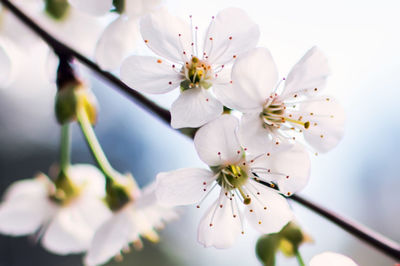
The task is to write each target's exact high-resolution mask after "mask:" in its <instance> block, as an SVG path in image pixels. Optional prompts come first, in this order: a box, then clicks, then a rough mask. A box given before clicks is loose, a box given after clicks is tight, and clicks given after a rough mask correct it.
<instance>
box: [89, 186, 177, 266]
mask: <svg viewBox="0 0 400 266" xmlns="http://www.w3.org/2000/svg"><path fill="white" fill-rule="evenodd" d="M130 180H131V181H132V182H130V184H129V182H128V183H127V182H125V183H126V184H125V187H127V189H128V190H129V192H130V194H131V200H130V201H129V202H127V203H126V204H125V205H124V206H123V207H122V208H120V209H118V210H116V211H114V213H113V215H112V217H111V218H109V219H108V220H107V221H105V222H104V223H103V224H102V225H101V226H100V228H99V229H98V230H97V232H96V233H95V235H94V237H93V240H92V244H91V246H90V248H89V250H88V253H87V255H86V257H85V264H86V265H99V264H104V263H106V262H107V261H109V260H110V259H111V258H112V257H115V256H120V255H121V251H122V250H124V251H126V250H129V244H130V243H132V242H133V243H134V246H135V247H139V248H140V247H141V246H142V243H141V240H140V237H145V238H147V239H149V240H151V241H158V235H157V233H156V232H155V230H154V229H160V228H162V227H163V226H164V222H166V221H170V220H172V219H175V218H176V217H177V214H176V213H175V212H174V211H173V210H172V209H171V208H167V207H163V206H160V205H159V204H158V203H157V201H156V198H155V195H154V191H155V183H153V184H151V185H149V186H147V187H145V188H144V189H143V190H142V191H139V190H138V189H137V187H136V184H134V182H133V179H130ZM128 181H129V180H128Z"/></svg>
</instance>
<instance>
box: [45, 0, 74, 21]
mask: <svg viewBox="0 0 400 266" xmlns="http://www.w3.org/2000/svg"><path fill="white" fill-rule="evenodd" d="M45 11H46V13H47V14H48V15H49V16H50V17H52V18H53V19H55V20H62V19H64V18H65V17H66V16H67V15H68V11H69V4H68V0H45Z"/></svg>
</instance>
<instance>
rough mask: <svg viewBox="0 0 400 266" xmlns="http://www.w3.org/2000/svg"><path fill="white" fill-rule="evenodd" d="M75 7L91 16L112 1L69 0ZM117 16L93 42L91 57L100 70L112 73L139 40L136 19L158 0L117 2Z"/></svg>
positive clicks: (102, 12)
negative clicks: (94, 59) (93, 56)
mask: <svg viewBox="0 0 400 266" xmlns="http://www.w3.org/2000/svg"><path fill="white" fill-rule="evenodd" d="M69 2H70V4H71V5H72V6H74V7H75V8H77V9H79V10H81V11H83V12H86V13H89V14H91V15H95V16H101V15H105V14H106V13H109V12H110V10H111V9H112V8H113V1H112V0H69ZM116 2H118V3H119V4H120V8H121V10H119V13H120V14H119V16H118V17H117V18H116V19H115V20H114V21H112V22H111V23H110V24H109V25H108V26H107V27H106V28H105V30H104V31H103V33H102V35H101V37H100V39H99V40H98V42H97V46H96V51H95V58H96V62H97V63H98V64H99V65H100V67H101V68H103V69H105V70H115V69H117V68H119V67H120V65H121V62H122V60H123V59H124V58H125V57H126V56H128V55H129V54H130V53H131V51H132V48H133V47H134V46H135V44H136V42H137V41H138V40H139V38H140V33H139V29H138V19H139V17H140V16H143V15H145V14H147V13H149V12H151V11H152V10H153V9H154V8H155V7H156V6H157V5H158V4H159V2H160V0H119V1H116Z"/></svg>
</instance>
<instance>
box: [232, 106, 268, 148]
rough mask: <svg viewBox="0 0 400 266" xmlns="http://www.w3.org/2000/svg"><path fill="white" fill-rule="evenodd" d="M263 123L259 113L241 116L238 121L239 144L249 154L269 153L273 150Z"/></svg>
mask: <svg viewBox="0 0 400 266" xmlns="http://www.w3.org/2000/svg"><path fill="white" fill-rule="evenodd" d="M263 123H264V122H263V121H262V119H261V118H260V113H259V112H255V113H246V114H243V116H242V118H241V120H240V125H239V139H240V143H241V144H242V145H243V147H245V148H246V149H247V150H248V152H250V153H251V154H260V153H266V152H271V151H272V149H273V148H274V147H273V146H274V145H273V142H272V136H271V134H270V130H269V129H268V128H264V127H263Z"/></svg>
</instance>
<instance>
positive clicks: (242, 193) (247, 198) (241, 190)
mask: <svg viewBox="0 0 400 266" xmlns="http://www.w3.org/2000/svg"><path fill="white" fill-rule="evenodd" d="M237 189H238V190H239V192H240V195H241V196H242V197H243V203H244V204H245V205H249V204H250V203H251V198H250V197H249V195H247V194H245V193H244V191H243V188H242V187H238V188H237Z"/></svg>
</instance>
